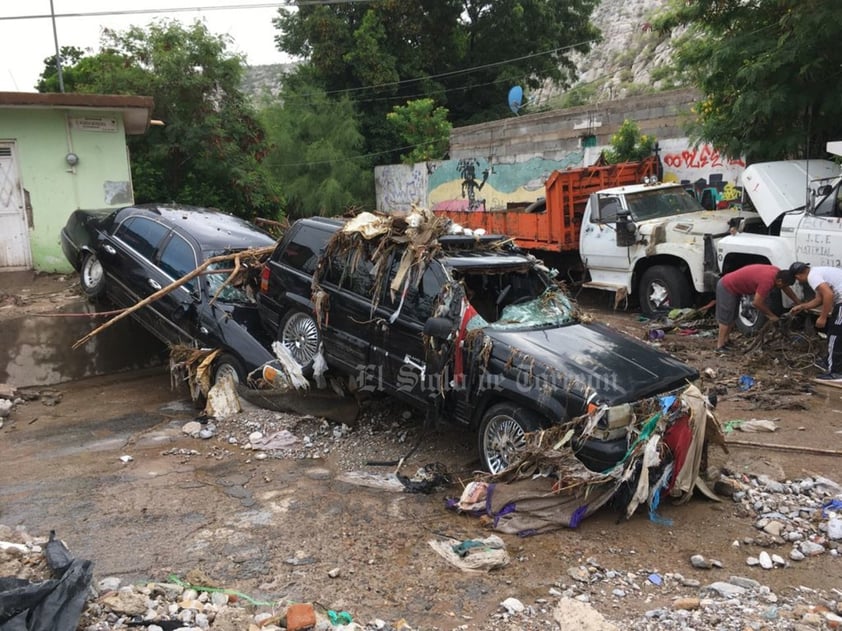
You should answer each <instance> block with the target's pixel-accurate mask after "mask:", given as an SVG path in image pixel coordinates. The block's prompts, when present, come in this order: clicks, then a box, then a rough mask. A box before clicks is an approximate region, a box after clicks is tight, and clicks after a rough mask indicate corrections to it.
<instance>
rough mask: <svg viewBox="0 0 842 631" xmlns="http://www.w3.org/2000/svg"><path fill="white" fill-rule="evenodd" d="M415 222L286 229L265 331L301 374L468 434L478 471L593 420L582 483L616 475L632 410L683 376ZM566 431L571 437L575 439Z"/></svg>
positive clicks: (262, 308) (309, 223)
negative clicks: (330, 375) (331, 378)
mask: <svg viewBox="0 0 842 631" xmlns="http://www.w3.org/2000/svg"><path fill="white" fill-rule="evenodd" d="M443 221H446V220H442V219H437V218H434V217H431V216H428V215H425V214H423V213H415V216H412V215H411V216H409V217H393V216H384V215H375V214H371V213H362V214H361V215H358V216H357V217H355V218H353V219H351V220H338V219H327V218H319V217H316V218H310V219H302V220H299V221H297V222H295V223H294V224H293V225H292V226H291V227H290V229H289V230H288V231H287V233H286V235H285V236H284V238H283V239H282V240H281V241H280V242H279V244H278V246H277V247H276V249H275V251H274V253H273V254H272V256H271V257H270V259H269V260H268V261H267V263H266V266H265V267H264V269H263V273H262V276H261V287H260V293H259V296H258V307H259V312H260V316H261V320H262V321H263V323H264V326H265V327H266V328H267V329H268V330H269V331H270V332H271V334H272V335H274V336H275V337H276V339H277V340H278V341H279V342H281V343H282V344H284V345H285V346H286V347H287V348H288V349H289V351H290V352H291V354H292V355H293V357H294V358H295V359H296V360H297V361H298V362H299V363H300V364H301V365H302V366H303V367H304V368H305V369H310V370H312V366H313V364H314V363H315V362H316V360H317V359H321V358H319V357H318V355H319V354H320V353H321V354H322V355H323V359H324V360H325V361H326V364H327V366H328V367H329V369H330V370H331V371H333V372H336V373H341V374H342V375H345V376H348V377H351V378H352V379H351V380H352V382H353V383H355V384H356V387H358V388H359V389H361V390H369V391H382V392H385V393H388V394H391V395H393V396H396V397H399V398H400V399H402V400H404V401H406V402H408V403H409V404H411V405H414V406H416V407H419V408H421V409H423V410H425V411H426V412H427V414H428V416H432V417H434V418H435V419H446V420H448V421H452V422H455V423H458V424H462V425H464V426H466V427H470V428H474V429H476V430H477V432H478V449H479V455H480V459H481V462H482V465H483V466H484V467H485V468H486V469H488V470H489V471H491V472H492V473H496V472H499V471H502V470H503V469H504V468H505V467H506V466H508V464H510V463H511V462H512V460H513V458H514V453H515V452H516V451H517V450H519V449H522V448H523V447H524V446H525V444H526V442H525V434H527V433H528V432H532V431H534V430H537V429H540V428H542V427H547V426H550V425H552V424H559V423H566V422H570V421H572V420H573V419H576V418H577V417H580V416H582V415H583V414H585V413H587V412H588V411H592V410H594V409H596V408H597V407H599V408H600V409H601V410H602V411H603V412H604V413H602V414H600V415H599V422H598V424H597V426H596V427H589V428H588V430H587V432H586V433H585V434H584V435H583V434H582V432H581V423H579V424H578V425H576V424H571V427H572V428H574V431H573V438H572V445H573V448H574V451H575V453H576V455H577V456H578V458H579V459H580V460H581V461H582V462H583V463H584V464H585V465H586V466H588V467H589V468H590V469H592V470H594V471H604V470H607V469H609V468H610V467H612V466H613V465H614V464H616V463H617V462H618V461H620V460H621V459H622V458H623V457H624V455H625V454H626V452H627V450H628V448H629V442H630V440H631V439H632V438H633V437H630V436H629V432H628V431H627V428H628V427H629V426H630V425H631V424H632V422H633V420H634V419H633V418H632V417H633V414H634V413H633V411H632V410H633V406H632V405H631V404H634V403H637V402H639V401H641V400H643V399H653V400H657V399H658V398H659V397H665V396H667V395H669V394H672V393H675V392H677V391H679V390H680V389H682V388H684V387H686V386H687V385H688V382H689V381H692V380H695V379H696V378H697V377H698V374H697V372H696V371H695V369H693V368H691V367H690V366H687V365H686V364H683V363H682V362H680V361H678V360H677V359H675V358H674V357H672V356H670V355H668V354H666V353H664V352H662V351H660V350H658V349H656V348H653V347H651V346H649V345H647V344H645V343H643V342H640V341H638V340H635V339H632V338H630V337H628V336H626V335H624V334H622V333H619V332H617V331H614V330H612V329H611V328H609V327H608V326H606V325H603V324H598V323H594V322H589V321H588V319H587V318H586V317H583V316H582V315H581V314H580V313H579V311H578V309H577V308H576V307H575V305H574V304H573V303H572V302H571V301H570V299H569V298H568V296H567V295H566V293H565V292H564V291H563V290H562V288H561V287H560V286H559V285H558V284H557V283H556V282H554V281H553V280H552V278H551V275H550V274H549V270H547V269H546V268H545V267H544V266H543V265H542V264H541V263H540V261H537V260H536V259H535V258H534V257H532V256H530V255H527V254H525V253H523V252H522V251H519V250H518V249H516V248H514V247H513V246H512V245H511V242H510V241H509V240H506V239H503V238H501V237H499V236H476V235H470V236H467V235H464V234H462V235H450V234H447V231H448V229H449V227H448V226H447V225H445V224H443V223H442V222H443ZM577 427H578V429H575V428H577Z"/></svg>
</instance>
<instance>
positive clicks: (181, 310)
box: [144, 231, 201, 344]
mask: <svg viewBox="0 0 842 631" xmlns="http://www.w3.org/2000/svg"><path fill="white" fill-rule="evenodd" d="M199 258H200V254H199V252H198V250H197V248H196V246H195V245H194V244H193V243H192V242H191V240H188V239H187V238H186V236H184V235H182V234H179V233H178V232H176V231H173V232H170V233H169V235H168V236H167V238H166V240H165V241H164V242H163V244H162V245H161V247H160V248H159V252H158V255H157V256H156V259H155V265H153V266H150V267H149V269H148V277H147V278H146V281H145V283H144V287H146V288H148V292H149V293H148V294H147V295H151V294H153V293H155V292H156V291H158V290H160V289H162V288H163V287H167V286H168V285H170V284H172V283H173V282H175V281H177V280H178V279H180V278H182V277H183V276H186V275H187V274H189V273H190V272H192V271H193V270H195V269H196V268H197V267H198V265H199ZM200 299H201V290H200V287H199V279H198V278H193V279H191V280H189V281H187V282H186V283H185V284H183V285H181V286H179V287H176V288H174V289H173V290H171V291H169V292H167V293H166V294H164V295H163V296H161V297H160V298H158V299H157V300H156V301H155V302H153V303H152V304H151V305H150V309H151V311H152V312H153V313H155V316H156V318H157V320H158V322H159V325H160V326H161V328H162V331H163V334H164V335H165V336H166V337H167V339H168V340H169V341H170V343H182V344H192V343H193V342H194V340H195V338H196V336H197V333H198V332H199V324H198V322H197V304H198V303H199V302H200Z"/></svg>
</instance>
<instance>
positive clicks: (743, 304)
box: [738, 296, 760, 328]
mask: <svg viewBox="0 0 842 631" xmlns="http://www.w3.org/2000/svg"><path fill="white" fill-rule="evenodd" d="M738 317H739V318H740V320H741V321H742V322H743V324H745V325H746V327H748V328H752V327H754V326H755V325H756V324H757V319H758V318H759V317H760V312H759V311H758V310H757V308H756V307H755V306H754V300H753V297H752V296H743V297H742V298H740V311H739V313H738Z"/></svg>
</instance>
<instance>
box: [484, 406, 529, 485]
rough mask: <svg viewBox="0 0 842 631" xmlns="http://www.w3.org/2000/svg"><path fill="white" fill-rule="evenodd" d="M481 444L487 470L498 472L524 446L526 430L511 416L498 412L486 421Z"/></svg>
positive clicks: (509, 462)
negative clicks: (498, 413)
mask: <svg viewBox="0 0 842 631" xmlns="http://www.w3.org/2000/svg"><path fill="white" fill-rule="evenodd" d="M482 444H483V451H484V453H485V458H486V460H487V462H486V464H487V465H488V470H489V471H490V472H491V473H500V472H501V471H502V470H503V469H505V468H506V467H508V466H509V465H510V464H511V463H512V462H514V460H515V457H516V455H517V453H518V452H519V451H521V450H523V449H524V448H525V447H526V432H524V431H523V427H522V426H521V425H520V423H518V422H517V421H516V420H515V419H513V418H512V417H511V416H509V415H508V414H500V415H498V416H495V417H493V418H492V419H491V420H490V421H489V422H488V425H487V426H486V428H485V434H484V435H483V437H482Z"/></svg>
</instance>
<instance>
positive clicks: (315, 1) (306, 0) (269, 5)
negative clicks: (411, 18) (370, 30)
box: [0, 0, 374, 21]
mask: <svg viewBox="0 0 842 631" xmlns="http://www.w3.org/2000/svg"><path fill="white" fill-rule="evenodd" d="M373 1H374V0H300V1H299V2H298V4H297V6H306V5H330V4H358V3H364V2H373ZM273 8H281V4H280V2H252V3H247V4H220V5H213V6H204V5H202V6H195V7H166V8H162V9H126V10H122V11H113V10H112V11H84V12H79V13H55V14H50V13H36V14H31V15H2V16H0V21H3V20H40V19H45V18H49V19H52V18H54V17H55V18H93V17H104V16H109V15H149V14H155V13H191V12H194V11H195V12H205V11H227V10H231V9H273Z"/></svg>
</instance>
